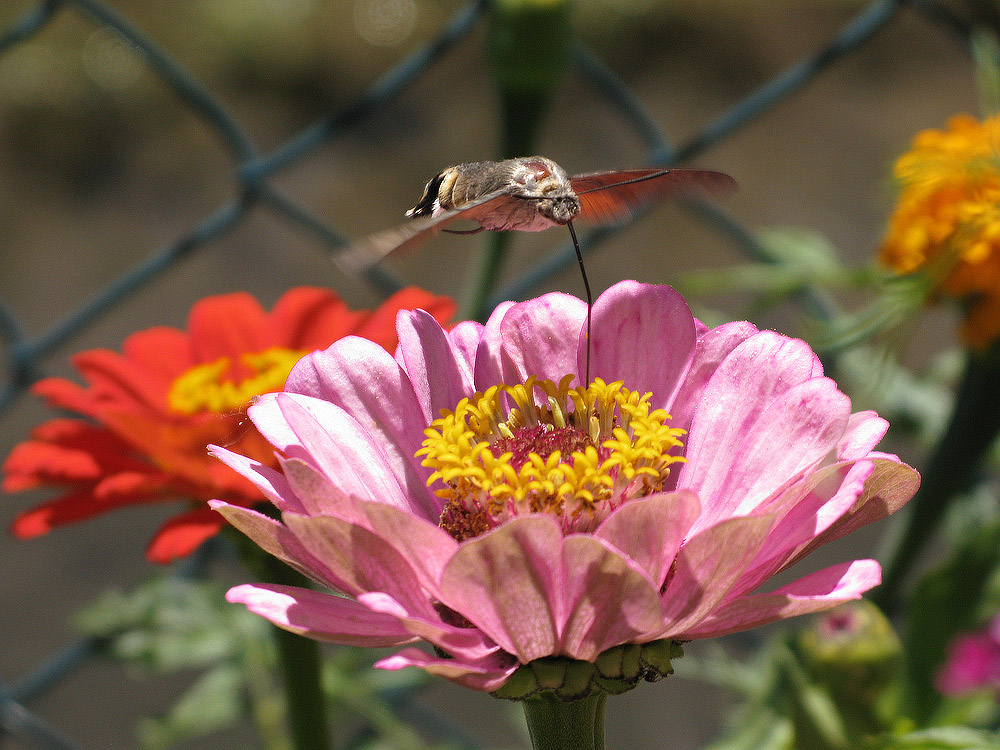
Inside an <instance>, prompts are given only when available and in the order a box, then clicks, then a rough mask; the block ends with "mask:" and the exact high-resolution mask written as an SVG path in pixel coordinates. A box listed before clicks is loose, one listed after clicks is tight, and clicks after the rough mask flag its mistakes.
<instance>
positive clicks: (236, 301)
mask: <svg viewBox="0 0 1000 750" xmlns="http://www.w3.org/2000/svg"><path fill="white" fill-rule="evenodd" d="M188 333H189V335H190V337H191V350H192V352H193V353H194V359H195V361H196V362H214V361H215V360H217V359H219V358H220V357H231V358H234V359H237V358H239V355H240V354H243V353H244V352H259V351H263V350H264V349H269V348H270V347H272V346H276V345H278V344H279V342H278V341H276V340H275V337H274V333H273V331H272V330H271V327H270V326H269V325H268V319H267V313H265V312H264V309H263V308H262V307H261V306H260V303H259V302H257V300H255V299H254V298H253V297H252V296H250V295H249V294H247V293H246V292H236V293H234V294H219V295H216V296H214V297H205V299H203V300H199V301H198V302H196V303H195V304H194V306H193V307H192V308H191V314H190V315H189V316H188Z"/></svg>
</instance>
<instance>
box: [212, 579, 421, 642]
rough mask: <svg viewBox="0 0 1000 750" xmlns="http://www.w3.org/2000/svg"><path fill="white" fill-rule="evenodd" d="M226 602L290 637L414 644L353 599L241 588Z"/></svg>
mask: <svg viewBox="0 0 1000 750" xmlns="http://www.w3.org/2000/svg"><path fill="white" fill-rule="evenodd" d="M226 599H227V600H228V601H230V602H233V603H234V604H245V605H246V607H247V609H249V610H250V611H251V612H253V613H255V614H258V615H260V616H261V617H265V618H267V619H268V620H270V621H271V622H273V623H274V624H275V625H277V626H278V627H280V628H283V629H285V630H288V631H291V632H292V633H298V634H299V635H305V636H308V637H309V638H315V639H317V640H321V641H330V642H332V643H339V644H341V645H344V646H368V647H372V648H383V647H386V646H399V645H402V644H404V643H412V642H413V641H415V640H417V639H416V638H415V637H414V636H413V635H411V634H410V633H409V632H407V630H406V629H405V628H404V627H403V626H402V624H401V623H400V622H399V620H397V619H396V618H395V617H390V616H388V615H383V614H379V613H377V612H372V611H371V610H370V609H368V608H367V607H365V606H364V605H362V604H359V603H358V602H356V601H354V600H353V599H345V598H344V597H340V596H334V595H333V594H323V593H320V592H318V591H310V590H309V589H302V588H298V587H296V586H279V585H277V584H243V585H242V586H236V587H234V588H231V589H229V591H228V593H227V594H226Z"/></svg>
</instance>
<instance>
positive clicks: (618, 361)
mask: <svg viewBox="0 0 1000 750" xmlns="http://www.w3.org/2000/svg"><path fill="white" fill-rule="evenodd" d="M593 328H594V330H593V337H594V341H593V347H592V349H591V364H590V376H591V379H593V378H595V377H599V378H603V379H604V380H605V381H606V382H608V383H611V382H614V381H615V380H623V381H624V382H625V387H626V388H629V389H631V390H633V391H638V392H639V393H647V392H648V393H652V394H653V397H654V401H653V406H654V407H657V408H660V407H664V406H666V405H667V404H669V403H670V402H671V400H672V399H673V396H674V393H675V392H676V391H677V389H678V387H679V386H680V383H681V382H682V380H683V379H684V375H685V373H686V372H687V369H688V367H689V365H690V364H691V358H692V356H693V354H694V347H695V326H694V318H693V317H692V316H691V310H690V309H688V306H687V303H686V302H685V301H684V298H683V297H681V296H680V295H679V294H678V293H677V292H675V291H674V290H673V289H671V288H670V287H668V286H657V285H653V284H640V283H639V282H637V281H620V282H618V283H617V284H615V285H614V286H612V287H611V288H610V289H608V290H607V291H606V292H604V294H602V295H601V296H600V297H599V298H598V299H597V301H596V302H595V303H594V313H593ZM585 347H586V341H585V340H584V338H583V336H581V340H580V349H581V354H580V363H581V364H580V367H581V368H582V367H583V362H584V356H585V355H584V352H585Z"/></svg>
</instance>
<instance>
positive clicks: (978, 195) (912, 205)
mask: <svg viewBox="0 0 1000 750" xmlns="http://www.w3.org/2000/svg"><path fill="white" fill-rule="evenodd" d="M895 175H896V178H897V180H899V182H900V184H901V186H902V192H901V193H900V196H899V202H898V204H897V206H896V210H895V212H894V213H893V216H892V218H891V220H890V225H889V231H888V234H887V236H886V239H885V242H884V243H883V245H882V249H881V252H880V259H881V261H882V262H883V263H884V264H886V265H887V266H889V267H890V268H892V269H894V270H896V271H898V272H899V273H904V274H909V273H914V272H916V271H923V272H926V273H928V274H929V278H930V280H931V281H932V283H933V287H932V289H933V292H934V293H935V294H945V295H948V296H951V297H955V298H957V299H959V300H962V301H963V302H965V303H967V309H966V315H965V320H964V323H963V325H962V338H963V339H964V340H965V342H966V343H967V344H968V345H969V346H971V347H973V348H975V349H984V348H986V347H987V346H989V345H990V344H991V343H992V342H993V341H994V340H996V339H997V338H998V337H1000V117H991V118H988V119H986V120H984V121H982V122H980V121H979V120H976V119H975V118H974V117H970V116H969V115H958V116H956V117H953V118H952V119H951V120H950V121H949V122H948V127H947V129H946V130H943V131H942V130H925V131H923V132H921V133H918V134H917V136H916V137H915V138H914V139H913V145H912V147H911V149H910V150H909V151H908V152H907V153H905V154H903V155H902V156H901V157H900V158H899V160H898V161H897V162H896V167H895Z"/></svg>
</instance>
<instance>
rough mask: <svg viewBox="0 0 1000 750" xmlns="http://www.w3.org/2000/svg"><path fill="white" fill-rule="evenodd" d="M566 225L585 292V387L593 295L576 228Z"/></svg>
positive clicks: (587, 381) (588, 360)
mask: <svg viewBox="0 0 1000 750" xmlns="http://www.w3.org/2000/svg"><path fill="white" fill-rule="evenodd" d="M566 226H567V227H569V235H570V237H572V238H573V249H574V250H576V260H577V262H578V263H579V264H580V275H581V276H583V288H584V289H585V290H586V292H587V367H586V380H584V383H583V387H584V388H586V387H588V386H589V385H590V318H591V312H592V311H593V309H594V296H593V295H592V294H591V293H590V281H589V280H588V279H587V268H586V266H584V265H583V253H581V252H580V242H579V240H577V238H576V230H575V229H574V228H573V222H572V221H567V222H566Z"/></svg>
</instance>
